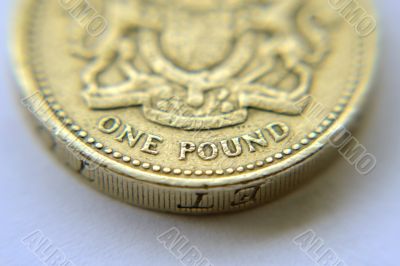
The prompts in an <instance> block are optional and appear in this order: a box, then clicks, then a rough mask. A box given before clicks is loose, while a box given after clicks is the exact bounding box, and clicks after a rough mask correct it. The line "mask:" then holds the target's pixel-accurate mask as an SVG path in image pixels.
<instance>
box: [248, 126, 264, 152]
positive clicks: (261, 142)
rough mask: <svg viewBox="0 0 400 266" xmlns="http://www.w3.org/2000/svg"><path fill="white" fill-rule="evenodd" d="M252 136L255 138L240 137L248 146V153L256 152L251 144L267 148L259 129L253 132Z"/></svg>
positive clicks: (249, 136)
mask: <svg viewBox="0 0 400 266" xmlns="http://www.w3.org/2000/svg"><path fill="white" fill-rule="evenodd" d="M254 134H255V135H256V137H254V136H251V135H250V134H247V135H243V136H242V138H243V139H244V140H245V141H246V143H247V145H248V146H249V151H250V152H255V151H256V148H255V147H254V145H253V143H255V144H258V145H260V146H262V147H267V145H268V142H267V140H266V139H265V137H264V135H263V133H262V132H261V130H260V129H258V130H257V131H256V132H254Z"/></svg>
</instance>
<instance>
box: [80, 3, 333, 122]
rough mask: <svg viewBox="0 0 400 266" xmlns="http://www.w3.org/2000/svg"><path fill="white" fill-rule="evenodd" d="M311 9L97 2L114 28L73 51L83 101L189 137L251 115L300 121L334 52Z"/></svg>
mask: <svg viewBox="0 0 400 266" xmlns="http://www.w3.org/2000/svg"><path fill="white" fill-rule="evenodd" d="M110 2H113V4H109V3H110ZM304 2H309V4H306V5H305V4H304ZM317 2H320V1H304V0H285V1H284V0H281V1H272V0H246V1H240V0H225V1H223V0H202V1H191V0H172V1H170V0H168V1H167V0H164V1H163V0H152V1H145V0H143V1H140V0H127V1H121V0H119V1H105V0H97V3H98V8H99V10H102V12H103V13H104V16H105V17H107V18H108V20H109V23H110V24H112V27H110V29H109V30H107V31H106V32H104V34H103V35H104V36H101V37H96V38H92V40H89V41H87V39H90V38H88V36H85V33H82V34H81V35H80V36H81V37H82V38H81V39H80V41H79V45H76V47H74V54H75V55H78V56H80V57H81V58H84V60H86V62H87V64H86V66H85V67H84V69H83V70H82V81H83V98H84V99H85V102H86V103H87V105H88V107H89V108H92V109H114V108H133V107H136V108H137V107H141V108H143V115H144V117H145V118H146V119H148V120H150V121H152V122H155V123H158V124H162V125H166V126H170V127H175V128H182V129H185V130H205V129H216V128H222V127H226V126H233V125H237V124H240V123H243V122H245V121H246V119H247V115H248V114H247V112H248V109H249V108H255V109H258V110H261V111H266V112H275V113H278V114H282V115H300V114H301V113H302V111H303V109H304V108H305V107H306V105H307V101H304V100H302V99H305V97H306V96H307V95H308V94H309V91H310V89H311V87H312V82H313V72H314V71H315V68H316V67H317V66H318V65H319V64H321V63H322V61H323V60H324V58H326V55H327V54H328V53H329V51H330V48H329V45H328V44H329V40H328V39H329V34H328V32H329V28H330V27H331V25H332V24H333V23H332V19H331V18H328V17H327V16H324V14H321V13H320V14H319V17H315V16H312V15H310V14H313V12H312V9H313V6H314V5H316V3H317ZM113 14H118V16H115V15H113ZM88 42H90V43H92V45H88V44H87V43H88ZM93 43H95V44H94V45H93ZM107 75H109V76H110V77H112V78H104V77H107ZM299 103H301V104H299Z"/></svg>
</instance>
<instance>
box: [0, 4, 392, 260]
mask: <svg viewBox="0 0 400 266" xmlns="http://www.w3.org/2000/svg"><path fill="white" fill-rule="evenodd" d="M8 2H9V3H12V2H14V1H8ZM8 2H7V1H2V2H1V4H0V7H1V24H0V26H1V35H2V36H1V38H2V42H1V56H2V58H1V74H2V78H1V83H0V86H1V89H0V101H1V102H0V110H1V111H0V147H1V148H0V162H1V163H0V165H1V171H0V177H1V183H0V265H42V264H41V262H40V260H39V259H38V258H37V257H35V255H34V254H33V253H32V252H31V251H30V250H29V249H28V248H27V247H26V246H24V245H23V244H22V242H21V239H22V238H23V237H25V236H26V235H28V234H29V233H31V232H33V231H35V230H37V229H39V230H41V231H42V232H43V234H44V235H45V236H46V237H47V238H49V239H51V241H52V242H53V243H54V245H55V246H56V247H58V248H59V249H60V250H61V251H62V252H63V253H64V254H65V255H66V256H67V257H68V258H69V259H70V260H71V261H73V262H74V264H75V265H180V262H179V260H177V259H176V258H175V257H174V256H173V255H172V254H170V253H169V251H168V250H167V249H165V248H164V247H163V246H162V245H161V244H160V243H159V242H158V241H157V236H158V235H159V234H161V233H162V232H164V231H166V230H168V229H169V228H171V227H177V228H178V229H179V230H180V231H181V232H182V234H184V235H185V236H186V237H187V238H188V239H189V240H190V243H191V244H192V245H195V246H197V247H198V249H199V250H200V251H201V252H202V253H203V254H204V256H205V257H207V258H208V259H209V260H210V262H212V263H213V264H214V265H313V264H314V262H313V260H312V259H310V258H309V257H308V256H307V254H305V253H304V252H302V251H301V250H300V249H299V247H297V246H296V245H295V244H293V242H292V239H293V238H294V237H295V236H297V235H299V234H301V233H303V232H304V231H306V230H309V229H311V230H314V231H315V233H316V234H317V236H318V237H320V238H321V239H322V240H323V241H324V243H325V246H326V248H331V249H333V250H334V251H335V252H336V254H337V255H338V256H339V257H340V258H341V259H342V260H343V261H344V262H345V263H346V264H347V265H363V266H364V265H400V260H399V254H400V240H399V239H400V222H399V220H400V196H399V195H400V193H399V189H400V173H399V172H400V171H399V170H400V167H399V165H400V160H399V157H400V156H399V152H400V149H399V148H400V147H399V131H400V124H399V117H400V109H399V106H400V92H399V91H400V78H399V77H400V53H399V50H400V29H399V24H400V3H399V1H395V0H385V1H384V0H379V1H376V2H378V3H377V6H378V8H379V12H380V22H379V27H380V30H381V35H382V45H381V51H382V54H381V62H380V69H379V79H378V81H377V83H376V85H375V86H374V93H373V95H372V98H373V100H371V101H370V103H369V104H368V105H367V107H366V112H365V114H366V115H365V118H364V119H363V121H362V125H361V127H360V130H358V131H357V137H358V138H359V140H360V141H361V143H363V144H364V145H365V146H366V147H367V148H368V150H369V151H370V152H371V153H373V154H374V155H375V156H376V157H377V159H378V165H377V167H376V169H375V170H374V171H373V172H372V173H371V174H370V175H368V176H366V177H365V176H364V177H363V176H360V175H359V174H358V173H357V172H356V171H355V169H353V168H352V166H350V165H349V164H347V163H346V161H345V160H344V159H342V158H340V159H338V160H337V161H335V162H334V163H333V165H331V166H330V167H329V168H328V167H327V169H326V171H325V172H323V173H322V174H320V175H319V176H318V178H316V179H315V180H314V181H313V182H311V183H310V184H309V185H307V186H304V187H302V188H301V189H299V190H297V191H296V192H294V193H292V194H290V195H288V196H286V197H284V198H282V199H280V200H278V201H276V202H274V203H272V204H269V205H266V206H263V207H260V208H257V209H253V210H250V211H246V212H242V213H236V214H230V215H219V216H209V217H186V216H179V215H170V214H163V213H156V212H152V211H147V210H142V209H139V208H134V207H131V206H128V205H125V204H122V203H120V202H118V201H116V200H113V199H111V198H109V197H107V196H104V195H102V194H100V193H98V192H97V191H94V190H93V189H91V188H90V187H88V186H86V185H84V184H83V183H82V182H80V181H79V179H78V178H75V177H74V176H73V174H72V173H71V172H70V171H68V170H66V169H65V168H64V167H63V166H62V165H61V164H59V163H58V162H57V161H56V160H55V159H53V158H52V155H51V154H49V153H48V152H46V151H45V149H44V147H43V145H42V144H41V143H40V142H38V141H37V138H36V136H35V135H34V134H32V132H31V130H30V127H29V125H27V123H26V120H25V118H24V116H23V115H22V113H21V107H20V102H19V100H18V98H17V96H16V93H15V91H16V88H15V87H14V86H13V84H12V82H11V81H10V80H11V77H10V76H11V72H12V70H11V68H10V66H9V60H8V59H7V58H8V57H9V55H8V52H7V44H6V42H7V40H8V37H7V36H6V31H7V29H8V28H9V26H10V25H11V24H12V23H13V21H12V19H11V15H10V14H11V11H10V4H8Z"/></svg>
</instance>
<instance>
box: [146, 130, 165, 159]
mask: <svg viewBox="0 0 400 266" xmlns="http://www.w3.org/2000/svg"><path fill="white" fill-rule="evenodd" d="M155 141H158V142H163V139H162V138H161V137H159V136H156V135H151V134H148V135H147V139H146V142H145V143H144V145H143V147H142V149H141V151H143V152H145V153H149V154H153V155H157V154H159V151H156V150H155V149H156V148H157V142H155Z"/></svg>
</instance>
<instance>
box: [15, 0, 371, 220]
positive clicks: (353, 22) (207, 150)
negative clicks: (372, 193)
mask: <svg viewBox="0 0 400 266" xmlns="http://www.w3.org/2000/svg"><path fill="white" fill-rule="evenodd" d="M348 2H350V4H349V3H348ZM373 14H374V11H373V9H372V7H371V5H370V3H369V2H367V1H358V2H357V3H356V2H355V1H321V0H308V1H306V0H287V1H268V0H246V1H239V0H225V1H222V0H218V1H215V0H204V1H190V0H173V1H166V0H152V1H144V0H127V1H118V0H115V1H106V0H91V1H80V0H76V1H74V0H71V1H64V0H60V1H45V0H25V1H23V5H22V7H21V13H20V16H19V20H20V22H19V24H18V27H17V30H16V43H15V45H14V48H15V61H16V69H17V74H18V79H19V80H20V82H21V87H22V91H23V97H24V101H23V102H24V104H25V105H26V106H27V107H28V109H29V110H30V111H31V112H33V114H34V115H35V117H36V118H37V119H38V121H39V124H40V127H41V128H43V129H44V130H45V131H46V132H48V133H49V136H50V139H51V147H52V149H53V150H54V151H55V153H56V154H57V155H58V156H59V157H60V158H62V160H63V161H65V162H66V163H67V164H68V165H69V166H70V167H72V168H73V169H75V170H76V171H78V172H79V173H81V174H82V176H83V177H85V180H87V181H88V182H89V183H90V184H91V185H93V186H94V187H95V188H97V189H99V190H100V191H102V192H105V193H107V194H109V195H112V196H114V197H116V198H119V199H121V200H123V201H125V202H128V203H130V204H133V205H136V206H141V207H146V208H151V209H156V210H163V211H169V212H178V213H194V214H196V213H199V214H200V213H215V212H224V211H233V210H240V209H244V208H248V207H252V206H256V205H259V204H260V203H264V202H268V201H271V200H273V199H275V198H276V197H278V196H280V195H282V194H284V193H285V192H287V191H290V190H291V189H293V188H294V187H295V186H297V185H298V184H300V183H301V182H302V181H303V180H305V179H307V178H308V177H310V176H311V173H312V170H313V169H314V168H315V167H316V166H317V165H321V164H323V163H326V160H324V158H326V155H325V151H326V150H327V147H329V146H330V139H331V138H332V136H335V134H336V133H337V132H339V130H340V128H341V127H343V126H347V125H349V123H350V122H351V121H352V119H353V118H354V115H355V114H356V113H357V112H358V111H359V109H360V107H361V104H362V102H363V100H364V98H365V95H366V92H367V90H368V88H369V85H370V81H371V76H372V74H373V66H374V61H375V54H376V39H377V38H376V35H377V34H376V32H375V26H376V25H375V20H374V18H373Z"/></svg>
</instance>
